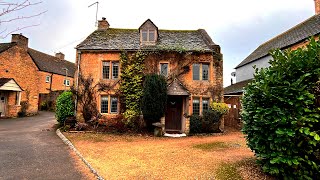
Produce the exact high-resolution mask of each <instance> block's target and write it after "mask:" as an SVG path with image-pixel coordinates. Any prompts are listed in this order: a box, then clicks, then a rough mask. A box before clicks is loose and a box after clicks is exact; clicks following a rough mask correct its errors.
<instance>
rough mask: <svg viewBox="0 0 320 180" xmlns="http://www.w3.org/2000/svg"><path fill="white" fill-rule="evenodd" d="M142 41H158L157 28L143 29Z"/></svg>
mask: <svg viewBox="0 0 320 180" xmlns="http://www.w3.org/2000/svg"><path fill="white" fill-rule="evenodd" d="M141 41H142V42H154V41H156V32H155V30H150V29H145V30H141Z"/></svg>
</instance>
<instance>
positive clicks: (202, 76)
mask: <svg viewBox="0 0 320 180" xmlns="http://www.w3.org/2000/svg"><path fill="white" fill-rule="evenodd" d="M192 77H193V80H209V64H206V63H197V64H193V65H192Z"/></svg>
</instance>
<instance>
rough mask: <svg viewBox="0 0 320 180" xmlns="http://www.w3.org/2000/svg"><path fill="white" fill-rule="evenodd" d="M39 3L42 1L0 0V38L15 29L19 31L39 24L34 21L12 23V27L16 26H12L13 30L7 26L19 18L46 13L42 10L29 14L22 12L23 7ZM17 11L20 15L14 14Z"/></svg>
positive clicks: (30, 17) (28, 17) (23, 18)
mask: <svg viewBox="0 0 320 180" xmlns="http://www.w3.org/2000/svg"><path fill="white" fill-rule="evenodd" d="M41 3H42V1H39V0H36V2H32V0H23V1H19V0H15V2H12V1H1V0H0V39H4V38H6V37H7V36H8V35H9V34H11V33H14V32H16V31H20V30H23V29H26V28H30V27H34V26H39V25H40V24H34V23H30V24H27V25H23V24H17V25H16V24H14V25H13V27H17V28H12V29H13V30H11V29H10V28H8V27H9V26H10V25H11V24H13V23H14V22H17V21H20V20H26V19H33V18H36V17H39V16H41V15H42V14H44V13H46V12H47V11H42V12H39V13H35V14H31V15H30V14H29V15H23V14H22V13H23V10H24V9H27V8H31V7H34V6H37V5H39V4H41ZM18 12H19V13H20V14H21V15H16V14H19V13H18ZM4 24H6V27H4ZM3 28H4V30H3ZM8 31H9V32H8Z"/></svg>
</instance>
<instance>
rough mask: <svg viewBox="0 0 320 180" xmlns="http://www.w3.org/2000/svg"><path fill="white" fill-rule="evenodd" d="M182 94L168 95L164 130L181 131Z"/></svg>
mask: <svg viewBox="0 0 320 180" xmlns="http://www.w3.org/2000/svg"><path fill="white" fill-rule="evenodd" d="M181 116H182V96H168V102H167V110H166V122H165V127H166V130H178V131H181Z"/></svg>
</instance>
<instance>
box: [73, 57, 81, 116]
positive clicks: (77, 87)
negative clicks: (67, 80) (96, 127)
mask: <svg viewBox="0 0 320 180" xmlns="http://www.w3.org/2000/svg"><path fill="white" fill-rule="evenodd" d="M80 62H81V51H78V64H77V65H78V67H77V72H78V73H77V83H76V91H77V93H78V91H79V76H80ZM74 107H75V108H74V114H75V115H77V108H78V95H76V99H75V106H74Z"/></svg>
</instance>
